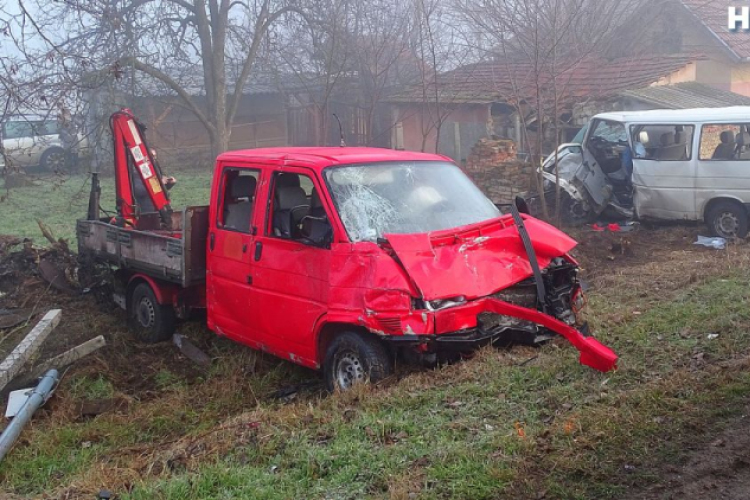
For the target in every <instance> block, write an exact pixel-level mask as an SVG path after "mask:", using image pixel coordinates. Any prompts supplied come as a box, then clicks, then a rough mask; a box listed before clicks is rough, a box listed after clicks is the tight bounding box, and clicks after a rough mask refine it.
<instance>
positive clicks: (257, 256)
mask: <svg viewBox="0 0 750 500" xmlns="http://www.w3.org/2000/svg"><path fill="white" fill-rule="evenodd" d="M262 254H263V242H261V241H256V242H255V261H256V262H257V261H259V260H260V256H261V255H262Z"/></svg>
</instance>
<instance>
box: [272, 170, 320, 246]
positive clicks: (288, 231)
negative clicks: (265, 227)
mask: <svg viewBox="0 0 750 500" xmlns="http://www.w3.org/2000/svg"><path fill="white" fill-rule="evenodd" d="M313 186H314V184H313V181H312V179H310V177H308V176H306V175H303V174H295V173H292V172H282V173H277V174H276V175H275V176H274V182H273V193H272V197H271V200H272V202H273V209H272V211H271V214H272V216H271V221H270V222H271V224H270V228H269V232H270V234H272V235H273V236H276V237H278V238H285V239H300V238H302V232H301V229H302V228H301V224H302V219H303V218H304V217H306V216H307V215H309V213H310V204H311V203H310V200H311V198H312V195H313V190H314V187H313Z"/></svg>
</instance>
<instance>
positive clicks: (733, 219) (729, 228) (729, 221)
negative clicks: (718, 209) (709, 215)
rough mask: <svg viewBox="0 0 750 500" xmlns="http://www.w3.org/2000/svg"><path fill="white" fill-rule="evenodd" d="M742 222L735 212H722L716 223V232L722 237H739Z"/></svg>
mask: <svg viewBox="0 0 750 500" xmlns="http://www.w3.org/2000/svg"><path fill="white" fill-rule="evenodd" d="M739 225H740V220H739V218H738V217H737V215H736V214H735V213H734V212H729V211H727V212H722V213H721V214H719V216H718V217H717V218H716V220H715V221H714V227H715V228H716V232H717V233H718V234H719V235H721V236H729V237H733V236H736V235H737V229H738V228H739Z"/></svg>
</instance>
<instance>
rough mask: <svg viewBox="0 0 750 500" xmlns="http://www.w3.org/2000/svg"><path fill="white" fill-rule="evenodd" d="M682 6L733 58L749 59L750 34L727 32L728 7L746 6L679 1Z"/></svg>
mask: <svg viewBox="0 0 750 500" xmlns="http://www.w3.org/2000/svg"><path fill="white" fill-rule="evenodd" d="M679 1H680V3H682V5H683V6H685V8H686V9H687V10H688V11H689V12H690V13H691V14H692V15H693V16H695V17H696V18H697V19H698V21H700V22H701V23H702V24H703V25H704V26H705V27H706V28H708V30H709V31H710V32H711V34H712V35H713V36H714V37H715V38H716V39H717V41H718V42H719V43H720V44H721V45H723V46H724V47H725V48H726V49H727V50H728V51H729V52H730V53H731V54H732V55H734V57H736V58H738V59H750V32H748V31H742V30H737V31H729V28H728V27H727V12H728V8H729V7H737V8H738V10H739V8H740V7H741V6H742V5H748V3H747V2H737V1H735V0H679ZM738 27H739V25H738Z"/></svg>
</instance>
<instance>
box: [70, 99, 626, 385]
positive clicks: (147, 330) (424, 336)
mask: <svg viewBox="0 0 750 500" xmlns="http://www.w3.org/2000/svg"><path fill="white" fill-rule="evenodd" d="M116 115H117V114H116ZM129 121H132V122H133V123H134V124H135V123H137V122H135V120H134V118H133V117H132V116H131V115H130V114H128V113H120V115H117V116H114V115H113V133H114V135H115V164H116V165H115V168H116V172H117V175H116V184H117V186H116V187H117V197H118V200H117V210H118V213H117V215H116V216H114V217H100V216H99V213H98V203H99V200H98V182H96V180H95V182H94V183H93V186H92V195H91V203H90V209H89V214H88V217H87V218H86V219H85V220H79V221H78V225H77V234H78V241H79V250H80V252H81V253H83V254H86V253H88V254H89V255H92V256H93V257H94V258H95V259H98V260H100V261H106V262H108V263H109V264H110V265H113V266H114V267H115V268H116V269H117V270H116V276H117V283H118V285H119V293H118V294H117V297H119V299H120V300H119V303H120V304H121V305H122V306H124V307H125V308H126V310H127V314H128V318H129V322H130V325H131V326H132V327H133V329H134V330H135V331H136V332H137V333H138V336H139V337H140V338H141V340H144V341H151V342H156V341H160V340H166V339H168V338H169V337H170V336H171V335H172V333H173V331H174V326H175V320H176V319H186V318H188V317H189V316H190V312H191V311H192V310H195V309H201V308H205V309H206V310H207V318H208V327H209V328H210V329H211V330H213V331H214V332H216V333H217V334H219V335H223V336H226V337H229V338H231V339H233V340H235V341H237V342H239V343H242V344H245V345H248V346H250V347H252V348H255V349H259V350H263V351H266V352H269V353H272V354H274V355H276V356H278V357H280V358H283V359H288V360H290V361H292V362H295V363H298V364H300V365H303V366H307V367H310V368H315V369H322V370H323V372H324V377H325V380H326V384H327V386H328V388H329V389H331V390H334V389H336V388H341V389H347V388H348V387H350V386H351V385H352V384H353V383H356V382H358V381H362V380H367V379H369V380H371V381H376V380H379V379H382V378H384V377H386V376H388V375H389V374H390V373H391V371H392V362H393V359H394V357H395V356H396V355H398V354H402V355H404V357H405V358H407V359H421V360H423V361H427V362H434V361H435V360H436V359H437V356H439V355H441V354H444V353H446V354H450V353H460V352H464V351H468V350H471V349H473V348H476V347H478V346H481V345H485V344H488V343H492V342H503V343H507V342H527V343H538V342H540V341H543V340H545V339H548V338H551V337H552V336H553V335H555V334H559V335H562V336H563V337H565V338H566V339H568V340H569V341H570V342H571V343H572V344H573V346H574V347H576V348H577V349H578V350H579V351H580V362H581V363H583V364H585V365H588V366H591V367H593V368H595V369H597V370H601V371H608V370H611V369H613V368H615V366H616V360H617V356H616V355H615V354H614V353H613V352H612V351H611V350H610V349H608V348H607V347H605V346H604V345H602V344H600V343H599V342H598V341H597V340H596V339H594V338H593V337H590V336H586V335H584V333H586V330H587V329H585V328H583V327H582V324H581V323H580V322H579V320H578V312H579V309H580V307H581V306H582V305H583V303H584V299H583V292H582V290H581V286H580V283H579V281H578V266H577V263H576V262H575V260H574V259H573V258H572V257H571V256H570V255H569V252H570V251H571V250H572V249H573V248H574V247H575V245H576V242H575V241H574V240H572V239H571V238H569V237H568V236H567V235H565V234H564V233H562V232H561V231H559V230H557V229H556V228H554V227H552V226H550V225H548V224H546V223H544V222H542V221H539V220H536V219H534V218H532V217H530V216H528V215H526V214H519V213H518V212H517V210H515V207H509V210H510V209H511V208H512V209H513V211H515V213H512V214H511V213H506V214H503V213H501V211H500V210H499V209H498V208H497V207H496V206H495V205H494V204H492V202H490V201H489V200H488V199H487V198H486V197H485V196H484V195H483V194H482V193H481V192H480V191H479V189H478V188H477V187H476V186H475V185H474V184H473V183H472V182H471V181H470V180H469V179H468V178H467V177H466V176H465V175H464V173H463V172H462V171H461V170H460V169H459V168H458V167H457V166H456V165H455V164H453V163H452V162H451V161H450V160H449V159H448V158H445V157H442V156H437V155H432V154H424V153H414V152H406V151H393V150H386V149H375V148H348V147H340V148H275V149H253V150H245V151H232V152H228V153H224V154H222V155H221V156H219V157H218V158H217V160H216V166H215V170H214V177H213V183H212V188H211V201H210V205H209V206H208V207H187V208H185V209H183V210H182V211H181V212H172V210H171V207H170V205H169V200H168V197H164V196H163V195H164V194H165V193H166V190H165V189H163V188H164V186H163V185H161V184H160V183H159V182H155V181H154V180H150V181H149V179H154V178H155V179H157V181H158V180H159V179H160V172H159V169H158V165H157V164H156V162H155V161H154V158H153V157H152V156H151V154H150V150H149V149H148V148H147V147H146V145H145V137H138V134H139V133H140V135H141V136H142V129H140V128H137V129H134V128H133V127H131V126H130V125H129V124H128V127H124V126H118V123H119V124H120V125H122V123H124V122H129ZM133 133H135V135H136V136H135V137H134V136H133ZM135 148H137V149H138V151H135V152H131V151H132V150H133V149H135ZM149 174H150V175H149ZM149 182H150V184H149ZM138 183H143V184H145V185H146V186H147V187H148V188H149V189H148V195H149V196H150V198H151V199H150V200H146V201H139V199H138V196H136V195H134V194H133V193H134V190H137V189H140V190H141V192H142V196H141V199H142V200H143V194H144V193H145V190H144V189H143V188H142V187H137V186H138ZM144 205H148V209H149V210H152V212H151V213H147V212H146V211H145V210H144ZM519 228H520V229H519ZM524 238H525V239H524ZM582 332H583V333H582Z"/></svg>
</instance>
